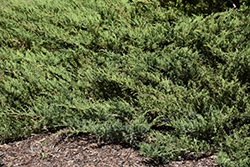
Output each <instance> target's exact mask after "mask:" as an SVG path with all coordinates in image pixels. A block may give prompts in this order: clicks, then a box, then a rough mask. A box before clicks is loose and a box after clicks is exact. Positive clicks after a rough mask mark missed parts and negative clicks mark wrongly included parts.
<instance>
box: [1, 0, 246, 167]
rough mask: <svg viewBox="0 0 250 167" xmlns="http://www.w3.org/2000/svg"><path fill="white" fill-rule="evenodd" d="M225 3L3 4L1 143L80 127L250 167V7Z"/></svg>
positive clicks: (155, 153)
mask: <svg viewBox="0 0 250 167" xmlns="http://www.w3.org/2000/svg"><path fill="white" fill-rule="evenodd" d="M216 2H217V1H216ZM216 2H215V1H189V3H187V1H174V0H173V1H161V0H159V1H156V0H134V1H128V0H119V1H113V0H105V1H95V0H90V1H79V0H70V1H69V0H60V1H59V0H53V1H52V0H46V1H25V0H23V1H20V0H8V1H5V2H1V5H0V18H1V19H0V46H1V47H0V53H1V55H0V110H1V112H0V135H1V138H0V139H1V141H2V142H4V141H5V139H8V138H19V137H23V136H29V135H30V134H31V133H39V132H41V131H42V130H43V129H45V128H54V127H58V128H60V127H68V128H69V129H70V132H71V135H73V134H78V133H80V132H85V133H93V134H95V135H96V137H97V138H98V139H99V140H119V141H123V142H127V143H129V144H131V145H132V146H139V147H140V149H141V152H142V153H143V154H145V155H147V156H148V157H151V158H154V159H156V160H157V161H159V162H163V163H168V162H169V161H171V160H177V159H182V158H183V155H184V154H185V153H187V152H197V153H201V152H211V153H215V154H217V157H218V159H217V162H218V163H219V164H221V165H225V166H235V165H238V166H249V158H248V157H249V153H248V152H249V148H250V143H249V141H250V140H249V134H250V131H249V122H250V114H249V112H250V103H249V101H250V94H249V93H250V85H249V82H250V75H248V74H249V73H250V71H249V69H250V56H249V55H250V54H249V53H250V49H249V48H250V43H249V42H248V41H249V36H250V35H249V32H250V29H249V22H250V19H249V18H250V17H249V15H250V13H249V9H248V8H249V7H248V6H247V1H242V2H241V5H240V8H239V9H238V10H235V9H229V8H227V7H226V1H225V2H224V1H218V2H220V3H222V4H220V5H218V7H219V8H220V9H217V8H216V7H212V10H211V5H213V4H214V3H216ZM223 5H224V6H223ZM195 15H196V16H195ZM197 155H198V154H197Z"/></svg>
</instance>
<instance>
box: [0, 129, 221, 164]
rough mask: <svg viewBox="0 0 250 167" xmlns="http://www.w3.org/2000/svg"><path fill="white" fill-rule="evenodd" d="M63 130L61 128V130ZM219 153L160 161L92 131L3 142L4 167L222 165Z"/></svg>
mask: <svg viewBox="0 0 250 167" xmlns="http://www.w3.org/2000/svg"><path fill="white" fill-rule="evenodd" d="M57 132H60V131H57ZM214 158H215V156H206V157H203V158H202V157H201V158H199V159H198V160H197V159H196V160H195V159H194V158H193V159H192V158H191V159H190V158H189V160H187V159H188V158H187V159H186V160H183V161H174V162H171V163H170V164H165V165H163V164H158V163H156V162H155V161H153V160H151V159H148V158H146V157H144V156H142V155H141V154H140V153H139V151H138V150H137V149H135V148H131V147H129V146H127V145H125V144H121V143H114V142H113V143H111V142H100V143H98V141H97V140H96V139H95V137H94V136H93V135H90V134H80V135H79V134H78V135H75V136H73V137H69V138H66V135H65V134H58V133H55V132H52V131H46V132H43V133H40V134H32V136H31V137H28V138H26V139H23V140H19V141H9V142H5V144H3V145H0V162H1V160H2V163H0V166H4V167H5V166H6V167H7V166H8V167H9V166H11V167H16V166H18V167H19V166H20V167H22V166H23V167H35V166H39V167H40V166H44V167H50V166H51V167H56V166H58V167H67V166H69V167H78V166H86V167H99V166H100V167H106V166H107V167H116V166H117V167H118V166H119V167H122V166H142V167H144V166H159V167H161V166H162V167H215V166H216V167H218V166H219V165H218V164H216V163H215V160H214Z"/></svg>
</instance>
